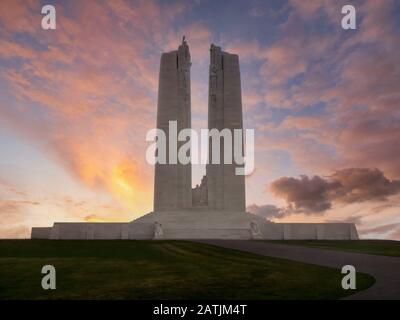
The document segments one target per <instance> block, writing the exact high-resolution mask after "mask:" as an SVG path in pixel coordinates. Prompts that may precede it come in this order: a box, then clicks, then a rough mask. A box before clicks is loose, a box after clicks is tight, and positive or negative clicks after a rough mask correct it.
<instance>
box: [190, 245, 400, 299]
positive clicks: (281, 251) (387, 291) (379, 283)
mask: <svg viewBox="0 0 400 320" xmlns="http://www.w3.org/2000/svg"><path fill="white" fill-rule="evenodd" d="M197 241H198V242H201V243H207V244H212V245H216V246H220V247H225V248H230V249H237V250H242V251H247V252H252V253H256V254H260V255H263V256H269V257H276V258H284V259H289V260H295V261H301V262H305V263H311V264H317V265H321V266H326V267H334V268H339V269H341V268H342V267H343V266H344V265H346V264H350V265H353V266H354V267H355V268H356V271H357V272H363V273H367V274H370V275H372V276H373V277H375V280H376V282H375V284H374V285H373V286H372V287H371V288H369V289H367V290H364V291H362V292H359V293H357V294H354V295H352V296H350V297H347V298H346V299H396V300H398V299H400V258H398V257H386V256H378V255H370V254H363V253H352V252H345V251H335V250H324V249H316V248H309V247H303V246H297V245H285V244H275V243H269V242H264V241H249V240H197Z"/></svg>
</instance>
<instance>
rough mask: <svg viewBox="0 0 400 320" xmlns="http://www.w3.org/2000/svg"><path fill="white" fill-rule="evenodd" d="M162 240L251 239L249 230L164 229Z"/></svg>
mask: <svg viewBox="0 0 400 320" xmlns="http://www.w3.org/2000/svg"><path fill="white" fill-rule="evenodd" d="M163 231H164V239H251V238H252V237H251V232H250V229H241V228H240V229H239V228H231V229H220V228H207V229H204V228H202V229H180V228H166V229H164V230H163Z"/></svg>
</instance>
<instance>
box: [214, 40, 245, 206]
mask: <svg viewBox="0 0 400 320" xmlns="http://www.w3.org/2000/svg"><path fill="white" fill-rule="evenodd" d="M208 128H209V130H212V129H218V130H219V131H222V130H230V131H231V133H232V137H233V136H234V135H233V130H234V129H243V119H242V96H241V83H240V68H239V57H238V55H236V54H230V53H227V52H223V51H221V48H220V47H218V46H215V45H211V49H210V70H209V100H208ZM233 140H234V139H233ZM223 141H224V140H223V139H221V144H220V150H219V153H220V157H221V158H220V164H213V163H211V162H212V159H213V147H212V140H211V139H210V143H209V164H208V165H207V187H208V205H209V207H210V208H212V209H220V210H235V211H241V212H244V211H245V209H246V200H245V181H244V176H243V175H236V172H235V169H236V167H237V165H236V164H234V163H232V164H227V163H224V162H225V160H224V159H225V158H224V154H225V152H226V150H224V146H223V143H222V142H223ZM241 153H242V155H243V148H242V150H241ZM231 156H232V159H234V150H233V148H231Z"/></svg>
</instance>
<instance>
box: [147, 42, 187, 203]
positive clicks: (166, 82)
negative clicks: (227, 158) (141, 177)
mask: <svg viewBox="0 0 400 320" xmlns="http://www.w3.org/2000/svg"><path fill="white" fill-rule="evenodd" d="M190 66H191V62H190V53H189V47H188V45H187V44H186V42H185V41H183V42H182V44H181V45H180V46H179V49H178V50H177V51H172V52H168V53H163V54H162V56H161V61H160V74H159V87H158V104H157V128H158V129H161V130H163V132H165V134H166V139H167V145H166V156H167V157H166V160H167V163H166V164H160V163H157V164H156V165H155V180H154V210H155V211H165V210H171V209H182V208H189V207H191V205H192V171H191V164H190V163H189V164H181V163H176V164H172V163H170V162H169V155H170V152H169V149H170V148H175V149H178V148H179V147H180V146H181V145H182V144H184V142H177V140H176V139H173V140H172V141H170V137H169V133H170V132H169V124H170V121H176V123H177V132H180V131H181V130H182V129H186V128H190V127H191V112H190V110H191V102H190V99H191V93H190Z"/></svg>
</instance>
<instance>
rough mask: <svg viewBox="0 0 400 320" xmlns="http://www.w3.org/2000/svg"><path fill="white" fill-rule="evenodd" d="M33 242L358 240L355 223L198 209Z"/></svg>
mask: <svg viewBox="0 0 400 320" xmlns="http://www.w3.org/2000/svg"><path fill="white" fill-rule="evenodd" d="M31 237H32V239H55V240H56V239H64V240H112V239H121V240H130V239H131V240H135V239H136V240H145V239H148V240H150V239H153V240H162V239H165V240H166V239H171V240H172V239H182V240H183V239H247V240H251V239H253V240H254V239H265V240H358V233H357V229H356V226H355V225H354V223H273V222H270V221H268V220H266V219H264V218H262V217H260V216H257V215H254V214H250V213H245V212H231V211H218V210H212V209H209V208H207V207H198V208H192V209H187V210H179V211H162V212H151V213H148V214H146V215H144V216H142V217H140V218H137V219H135V220H133V221H132V222H126V223H92V222H88V223H85V222H82V223H80V222H78V223H68V222H67V223H60V222H56V223H54V225H53V227H50V228H32V236H31Z"/></svg>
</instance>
